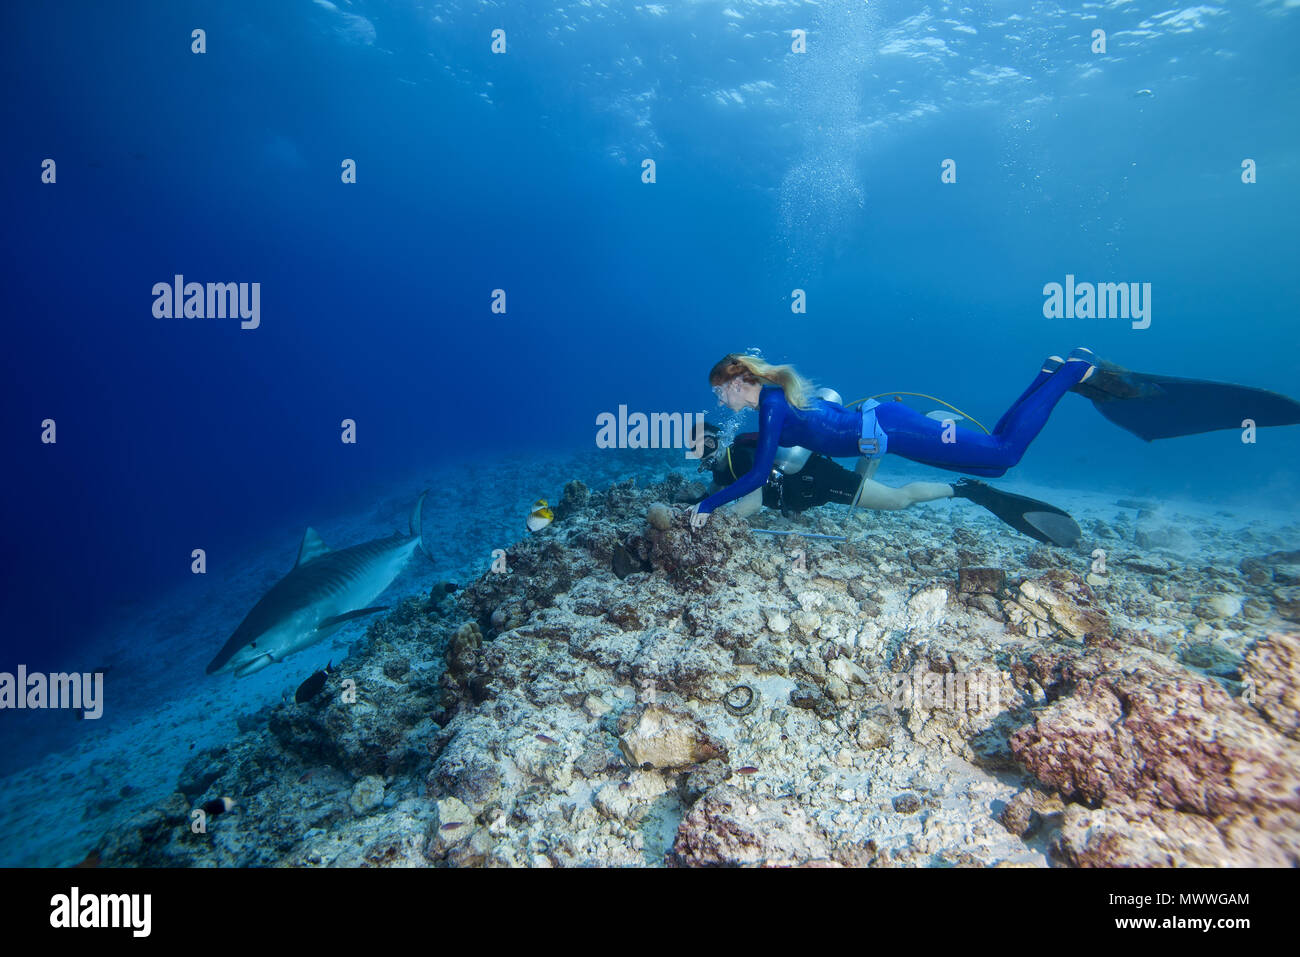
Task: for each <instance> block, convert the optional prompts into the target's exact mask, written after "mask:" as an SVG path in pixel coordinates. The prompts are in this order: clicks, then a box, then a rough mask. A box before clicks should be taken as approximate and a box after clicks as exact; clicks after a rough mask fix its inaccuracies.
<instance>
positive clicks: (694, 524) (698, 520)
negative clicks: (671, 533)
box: [686, 502, 710, 528]
mask: <svg viewBox="0 0 1300 957" xmlns="http://www.w3.org/2000/svg"><path fill="white" fill-rule="evenodd" d="M686 514H687V515H688V516H690V520H691V528H703V527H704V524H705V522H707V521H708V520H709V514H710V513H708V512H705V513H704V514H703V515H701V514H700V506H699V503H698V502H697V503H696V504H695V505H692V506H691V507H690V509H689V510H688V511H687V512H686Z"/></svg>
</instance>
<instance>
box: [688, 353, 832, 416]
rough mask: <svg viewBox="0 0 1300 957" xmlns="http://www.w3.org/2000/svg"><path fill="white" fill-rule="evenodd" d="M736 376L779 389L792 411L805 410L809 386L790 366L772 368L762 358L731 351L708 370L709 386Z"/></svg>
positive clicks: (719, 383)
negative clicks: (778, 387) (792, 408)
mask: <svg viewBox="0 0 1300 957" xmlns="http://www.w3.org/2000/svg"><path fill="white" fill-rule="evenodd" d="M736 376H743V377H744V380H745V381H746V382H757V383H760V384H762V383H767V384H768V385H776V386H780V387H781V391H782V392H784V393H785V401H787V402H789V403H790V404H791V405H792V406H794V407H795V408H796V409H806V408H808V403H809V401H810V398H811V396H812V390H813V386H812V383H811V382H809V381H808V380H807V379H805V378H804V377H803V376H801V375H800V374H799V373H798V372H796V371H795V369H794V366H792V365H779V366H774V365H772V364H771V363H770V362H768V361H767V360H766V359H764V358H763V357H762V356H751V355H746V354H744V353H740V352H732V353H729V354H728V355H725V356H723V357H722V358H721V359H720V360H718V362H717V363H716V364H715V365H714V366H713V368H712V369H710V370H709V385H722V384H723V383H726V382H730V381H731V380H732V379H734V378H735V377H736Z"/></svg>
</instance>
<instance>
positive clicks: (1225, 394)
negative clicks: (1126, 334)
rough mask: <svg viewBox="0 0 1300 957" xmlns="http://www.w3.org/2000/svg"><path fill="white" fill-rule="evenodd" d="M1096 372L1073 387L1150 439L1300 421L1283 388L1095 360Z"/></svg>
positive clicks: (1113, 418) (1106, 413)
mask: <svg viewBox="0 0 1300 957" xmlns="http://www.w3.org/2000/svg"><path fill="white" fill-rule="evenodd" d="M1092 364H1093V366H1094V371H1093V373H1092V374H1091V375H1090V376H1088V379H1087V381H1085V382H1080V383H1079V384H1078V385H1076V386H1074V387H1073V389H1072V390H1071V391H1073V392H1077V393H1079V394H1080V395H1082V396H1084V397H1085V398H1088V399H1091V400H1092V404H1093V405H1094V406H1096V408H1097V411H1098V412H1100V413H1101V414H1102V415H1104V416H1105V417H1106V418H1108V419H1110V420H1111V421H1112V422H1114V423H1115V424H1116V425H1118V426H1119V427H1120V428H1121V429H1125V430H1127V431H1129V432H1132V433H1133V434H1134V435H1136V436H1138V438H1141V439H1144V440H1146V441H1147V442H1150V441H1152V440H1154V439H1169V438H1173V437H1175V436H1179V435H1196V434H1198V433H1200V432H1216V431H1218V430H1219V429H1241V428H1245V426H1244V425H1243V424H1242V423H1243V422H1245V421H1246V420H1247V419H1249V420H1250V421H1252V422H1254V423H1255V425H1257V426H1268V425H1297V424H1300V402H1297V401H1296V400H1295V399H1292V398H1288V397H1287V396H1285V395H1282V394H1281V393H1279V392H1270V391H1268V390H1267V389H1256V388H1253V387H1251V386H1245V385H1234V384H1232V383H1230V382H1209V381H1207V380H1205V379H1179V378H1176V377H1174V376H1164V375H1148V374H1146V373H1143V372H1133V371H1131V370H1129V369H1125V368H1124V367H1123V366H1119V365H1116V364H1115V363H1113V362H1107V361H1106V360H1105V359H1093V360H1092Z"/></svg>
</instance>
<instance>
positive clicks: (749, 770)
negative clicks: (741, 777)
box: [736, 764, 758, 774]
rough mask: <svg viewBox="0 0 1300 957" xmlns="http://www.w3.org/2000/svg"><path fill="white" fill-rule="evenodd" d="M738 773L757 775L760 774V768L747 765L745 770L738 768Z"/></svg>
mask: <svg viewBox="0 0 1300 957" xmlns="http://www.w3.org/2000/svg"><path fill="white" fill-rule="evenodd" d="M736 773H737V774H757V773H758V768H756V767H754V766H753V765H752V764H747V765H745V766H744V767H743V768H736Z"/></svg>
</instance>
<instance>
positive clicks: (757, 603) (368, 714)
mask: <svg viewBox="0 0 1300 957" xmlns="http://www.w3.org/2000/svg"><path fill="white" fill-rule="evenodd" d="M691 491H693V490H692V489H691V488H690V486H689V485H688V484H687V482H686V480H685V479H684V478H682V477H681V476H676V475H673V476H669V477H668V479H667V480H665V481H663V482H659V483H655V484H652V485H650V486H648V487H644V488H641V487H638V486H637V485H635V484H634V483H632V482H630V481H629V482H624V483H621V484H616V485H614V486H612V487H610V488H608V489H606V490H605V491H603V492H592V491H591V490H589V489H587V488H586V487H585V486H584V485H582V483H580V482H576V481H575V482H571V483H570V484H569V486H568V488H567V489H566V490H565V493H564V496H563V499H562V501H561V502H560V503H559V505H558V506H557V507H556V509H555V513H556V520H555V522H554V523H553V524H552V525H550V526H548V527H547V528H546V529H544V530H543V531H542V532H540V533H538V534H535V535H532V536H530V537H528V538H526V539H524V540H523V541H520V542H518V543H517V544H515V545H513V546H511V547H510V548H508V549H505V550H504V556H503V557H502V556H497V558H496V560H494V562H493V570H491V571H487V572H485V573H484V574H482V575H481V576H480V577H479V578H478V579H477V580H475V581H473V582H470V583H467V584H466V585H465V586H464V587H463V588H461V589H459V590H458V591H455V592H449V591H448V590H447V589H446V588H445V587H444V586H443V585H442V583H439V584H436V585H434V586H433V589H432V590H431V592H430V595H429V597H428V598H415V599H409V600H407V601H405V602H403V603H402V604H401V605H400V606H399V607H397V608H396V609H395V610H394V611H393V612H392V613H390V614H389V615H387V616H386V617H385V618H383V619H382V620H379V621H376V622H375V623H374V624H373V625H372V626H371V628H370V630H369V632H368V633H367V637H366V641H365V642H364V643H363V646H362V647H361V648H359V649H358V650H357V651H356V653H354V654H353V655H352V656H350V657H349V658H348V659H347V660H346V661H345V662H344V663H343V665H342V667H341V668H339V669H336V671H337V673H336V674H334V675H332V676H331V677H330V679H329V681H328V682H327V685H326V688H325V690H324V691H323V692H322V693H321V694H320V695H319V696H318V697H317V698H315V699H313V700H311V701H307V702H304V703H302V704H297V703H294V702H292V701H285V702H282V703H281V704H278V705H276V706H274V707H271V708H269V709H267V710H265V711H264V712H262V713H259V714H257V715H254V716H250V717H249V719H248V720H246V721H244V722H242V726H243V727H244V728H245V729H246V730H244V731H243V732H242V733H241V734H239V735H238V736H237V737H234V738H233V739H232V740H231V741H230V742H229V743H227V744H226V745H224V746H222V747H219V748H213V749H208V750H205V751H203V752H201V753H199V754H197V755H196V756H195V757H194V759H193V760H192V761H190V763H189V765H188V766H187V767H186V768H185V771H184V773H183V774H182V775H181V778H180V780H179V781H178V782H177V786H176V793H175V794H174V795H173V796H172V797H171V798H170V799H168V800H166V801H163V802H161V803H159V804H158V805H157V806H155V807H153V808H151V809H150V810H148V811H146V812H145V813H143V814H141V815H139V816H138V817H136V818H135V819H134V820H132V821H131V822H130V823H129V824H128V825H126V826H124V827H120V828H117V829H115V830H114V831H112V832H110V833H109V834H107V835H106V836H105V838H104V839H103V840H102V841H101V842H100V844H99V846H97V847H96V848H94V852H95V853H96V854H98V857H99V859H100V860H101V861H102V862H103V863H105V864H119V865H121V864H126V865H167V866H176V865H192V866H212V865H221V866H240V865H268V864H287V865H307V866H320V865H332V866H362V865H384V866H430V865H436V866H479V865H489V866H543V867H545V866H574V865H619V866H662V865H669V866H702V865H707V866H716V865H735V866H742V865H743V866H789V865H815V866H867V865H870V866H925V865H941V866H952V865H958V866H990V865H997V866H1045V865H1062V866H1097V865H1106V866H1109V865H1142V866H1175V865H1189V864H1191V865H1270V866H1275V865H1283V866H1286V865H1289V866H1295V865H1296V864H1297V863H1298V862H1300V697H1298V694H1300V693H1298V692H1297V688H1298V687H1300V639H1297V637H1296V629H1297V625H1296V621H1297V620H1300V597H1298V596H1300V553H1297V552H1292V551H1279V550H1278V547H1277V545H1278V544H1279V543H1270V542H1269V541H1261V540H1260V539H1259V537H1258V536H1255V535H1254V534H1251V533H1245V534H1241V535H1238V536H1236V537H1235V538H1234V537H1232V536H1226V535H1223V534H1221V533H1216V532H1215V531H1214V530H1213V529H1209V528H1200V529H1195V530H1194V531H1188V530H1186V529H1184V528H1182V527H1180V526H1173V525H1163V526H1162V525H1160V524H1159V523H1158V521H1157V520H1155V517H1154V516H1152V515H1151V514H1150V512H1149V511H1148V512H1147V514H1145V515H1144V514H1143V512H1142V511H1141V510H1139V515H1138V519H1137V522H1136V525H1135V524H1134V523H1132V522H1130V521H1129V520H1128V519H1127V518H1126V517H1125V515H1126V513H1125V512H1123V511H1120V512H1118V513H1116V515H1115V516H1114V517H1113V518H1111V519H1109V520H1100V519H1099V520H1096V521H1093V522H1091V523H1085V537H1084V540H1083V541H1082V542H1080V543H1079V545H1078V546H1077V548H1076V550H1071V551H1066V550H1060V549H1053V548H1047V547H1043V546H1039V545H1036V544H1034V543H1033V542H1031V541H1030V540H1028V539H1025V538H1021V537H1018V536H1016V535H1015V534H1014V533H1012V532H1010V531H1007V530H1005V529H1003V528H1002V527H1001V526H998V525H997V524H996V523H995V522H993V521H992V520H991V519H988V518H987V517H984V516H982V515H977V514H976V513H974V512H973V511H971V510H966V511H963V512H961V513H960V514H958V513H955V512H954V513H953V514H954V516H955V517H956V518H957V521H958V522H959V524H950V523H949V522H948V521H947V520H946V516H945V514H944V513H942V512H939V511H937V510H923V509H922V510H913V511H910V512H905V513H883V514H870V515H859V516H858V518H857V519H856V522H855V525H854V527H853V533H854V534H853V540H852V541H851V542H849V543H847V544H844V545H837V544H835V543H830V542H825V541H822V540H818V539H813V538H804V537H802V536H801V534H800V533H801V532H802V533H811V534H827V533H830V534H835V533H838V532H839V531H840V528H839V525H838V523H839V522H840V521H842V519H843V513H842V512H841V513H838V514H834V513H827V514H824V515H812V514H809V515H806V516H804V517H801V518H792V519H783V518H780V517H778V516H774V515H764V516H758V517H757V518H756V519H755V521H756V522H761V523H764V524H766V525H767V526H768V527H771V528H773V529H775V530H780V531H785V532H792V533H794V534H790V535H785V536H780V537H777V536H765V535H762V534H758V533H756V532H755V531H754V529H753V528H752V527H751V525H750V523H749V522H747V521H745V520H743V519H740V518H737V517H735V516H732V515H728V514H725V513H717V514H714V515H713V516H712V517H711V518H710V520H709V522H708V523H707V524H706V525H705V526H704V527H703V528H701V529H691V528H690V527H689V526H688V524H687V521H686V517H685V515H684V514H683V513H682V511H681V510H680V507H675V506H676V503H678V502H679V501H680V500H682V499H684V498H686V497H688V495H689V493H690V492H691ZM1120 504H1121V506H1122V505H1123V503H1120ZM1171 528H1172V529H1176V531H1177V532H1179V533H1181V534H1175V532H1173V531H1169V529H1171ZM1162 535H1163V536H1164V537H1163V538H1162V537H1161V536H1162ZM1273 537H1274V538H1276V536H1273ZM1211 539H1212V540H1213V541H1214V549H1213V553H1212V554H1213V558H1212V559H1211V558H1209V557H1207V555H1208V554H1209V553H1207V551H1206V550H1205V549H1203V548H1201V547H1200V546H1201V544H1202V543H1203V541H1204V542H1208V541H1210V540H1211ZM1281 544H1285V543H1281ZM1270 545H1271V546H1272V548H1271V550H1270ZM1098 553H1100V557H1099V555H1098ZM485 558H486V556H485ZM222 797H228V798H230V799H232V801H233V806H232V807H231V808H230V810H229V811H226V812H225V813H219V814H216V815H208V814H206V813H204V812H203V811H202V809H203V808H204V807H205V806H211V805H210V802H212V801H213V800H214V799H218V798H222Z"/></svg>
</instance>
